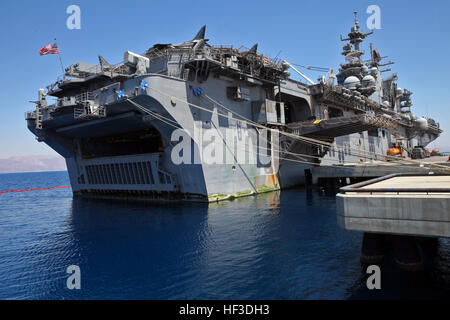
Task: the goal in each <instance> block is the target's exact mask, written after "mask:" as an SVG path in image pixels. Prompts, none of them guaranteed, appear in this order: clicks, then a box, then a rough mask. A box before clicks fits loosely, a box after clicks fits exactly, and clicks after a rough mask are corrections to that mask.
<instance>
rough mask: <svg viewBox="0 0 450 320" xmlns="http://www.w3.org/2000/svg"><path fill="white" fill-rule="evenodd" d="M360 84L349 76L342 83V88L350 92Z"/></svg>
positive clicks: (356, 79) (353, 77) (355, 78)
mask: <svg viewBox="0 0 450 320" xmlns="http://www.w3.org/2000/svg"><path fill="white" fill-rule="evenodd" d="M360 84H361V81H359V79H358V78H357V77H355V76H350V77H348V78H347V79H345V81H344V87H345V88H347V89H350V90H355V89H356V88H357V86H359V85H360Z"/></svg>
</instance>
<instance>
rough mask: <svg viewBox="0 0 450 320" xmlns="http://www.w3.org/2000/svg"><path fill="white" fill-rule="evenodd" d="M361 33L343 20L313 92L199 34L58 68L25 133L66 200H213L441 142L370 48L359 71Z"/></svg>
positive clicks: (267, 62)
mask: <svg viewBox="0 0 450 320" xmlns="http://www.w3.org/2000/svg"><path fill="white" fill-rule="evenodd" d="M371 33H372V32H369V33H363V32H362V31H361V30H360V26H359V24H358V20H357V18H356V15H355V22H354V25H353V26H352V28H351V31H350V33H349V34H348V37H347V38H343V37H342V36H341V40H342V41H344V42H346V44H345V45H344V46H343V52H342V54H343V55H344V57H345V63H343V64H341V66H340V69H339V72H338V73H337V74H334V72H333V71H332V70H331V69H330V70H329V72H328V75H327V76H321V77H320V78H319V79H318V80H317V81H313V80H311V79H310V78H309V77H308V76H306V75H305V74H303V73H302V72H300V71H299V70H297V68H296V67H295V66H294V64H291V63H289V62H287V61H284V60H281V59H272V58H270V57H268V56H265V55H263V54H262V53H260V52H258V50H257V45H254V46H253V47H252V48H251V49H247V48H244V47H241V48H234V47H233V46H229V45H211V44H210V43H209V40H208V39H206V38H205V27H203V28H201V30H200V31H199V32H198V34H197V35H196V36H195V37H194V38H193V39H192V40H190V41H186V42H183V43H180V44H155V45H154V46H153V47H151V48H150V49H148V50H147V51H146V52H145V53H143V54H136V53H133V52H130V51H127V52H125V54H124V60H123V62H122V63H119V64H116V65H112V64H110V63H108V62H107V61H106V60H105V59H104V58H103V57H102V56H99V64H98V65H92V64H88V63H84V62H78V63H76V64H74V65H71V66H69V67H68V68H66V69H65V75H64V79H60V80H58V81H57V82H55V83H53V84H51V85H50V86H48V87H47V90H44V89H40V90H39V93H38V100H37V101H36V102H35V103H36V109H35V110H34V111H30V112H27V113H26V120H27V123H28V128H29V129H30V130H31V131H32V132H33V133H34V134H35V135H36V138H37V140H38V141H42V142H45V143H46V144H48V145H49V146H50V147H51V148H53V149H54V150H55V151H56V152H58V153H59V154H60V155H62V156H63V157H64V158H65V159H66V164H67V169H68V172H69V176H70V181H71V185H72V189H73V192H74V194H75V195H87V196H95V195H101V196H113V197H132V198H151V199H154V198H167V199H186V200H200V201H216V200H221V199H226V198H230V197H235V196H245V195H251V194H255V193H260V192H267V191H271V190H277V189H280V188H284V187H289V186H294V185H299V184H302V183H304V182H305V176H308V174H309V173H310V170H311V168H312V167H313V166H315V165H319V164H322V165H324V164H325V165H326V164H330V165H336V164H343V163H346V162H358V161H360V159H361V157H363V158H369V159H374V158H377V156H378V157H381V156H382V155H386V151H387V149H388V148H389V147H390V146H391V144H392V143H401V144H402V145H403V146H404V147H405V150H408V149H410V148H413V147H414V146H417V145H420V146H426V145H427V144H428V143H430V142H431V141H433V140H434V139H436V138H437V137H438V136H439V135H440V133H441V132H442V131H441V129H440V128H439V124H438V123H436V122H435V121H434V120H432V119H427V118H417V117H415V116H414V115H413V114H412V113H411V110H410V108H411V106H412V102H411V94H412V92H411V91H409V90H407V89H401V88H399V87H398V85H397V82H396V80H397V75H396V74H393V75H391V76H389V77H387V78H385V79H384V78H383V77H382V74H383V73H384V72H387V71H390V69H384V70H383V69H382V68H383V67H385V66H387V65H389V64H391V62H387V63H382V60H383V58H382V56H381V55H380V54H379V52H378V50H376V49H373V47H372V44H371V45H370V59H369V60H367V61H365V60H363V58H362V56H363V54H364V52H363V51H361V49H360V45H361V43H362V42H363V41H364V40H365V38H366V37H367V36H369V35H370V34H371ZM291 69H292V70H294V71H295V72H297V73H299V74H300V75H301V76H302V78H303V79H304V81H297V80H294V79H292V78H291V77H290V73H289V70H291ZM47 96H51V97H54V98H55V102H54V103H52V104H49V103H48V102H47Z"/></svg>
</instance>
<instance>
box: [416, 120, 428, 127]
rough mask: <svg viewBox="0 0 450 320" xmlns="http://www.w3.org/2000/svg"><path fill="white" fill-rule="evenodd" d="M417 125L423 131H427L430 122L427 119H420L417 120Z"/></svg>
mask: <svg viewBox="0 0 450 320" xmlns="http://www.w3.org/2000/svg"><path fill="white" fill-rule="evenodd" d="M416 124H417V126H418V127H419V128H420V129H422V130H425V129H426V128H428V120H427V119H425V118H418V119H417V120H416Z"/></svg>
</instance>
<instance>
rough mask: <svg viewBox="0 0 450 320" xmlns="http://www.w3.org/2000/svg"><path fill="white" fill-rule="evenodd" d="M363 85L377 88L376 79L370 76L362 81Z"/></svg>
mask: <svg viewBox="0 0 450 320" xmlns="http://www.w3.org/2000/svg"><path fill="white" fill-rule="evenodd" d="M362 84H363V86H364V87H373V86H375V78H374V77H372V76H371V75H370V74H368V75H367V76H365V77H364V78H363V79H362Z"/></svg>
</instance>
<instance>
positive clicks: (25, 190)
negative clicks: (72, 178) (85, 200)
mask: <svg viewBox="0 0 450 320" xmlns="http://www.w3.org/2000/svg"><path fill="white" fill-rule="evenodd" d="M63 188H71V186H60V187H51V188H33V189H23V190H9V191H0V193H11V192H27V191H39V190H53V189H63Z"/></svg>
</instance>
